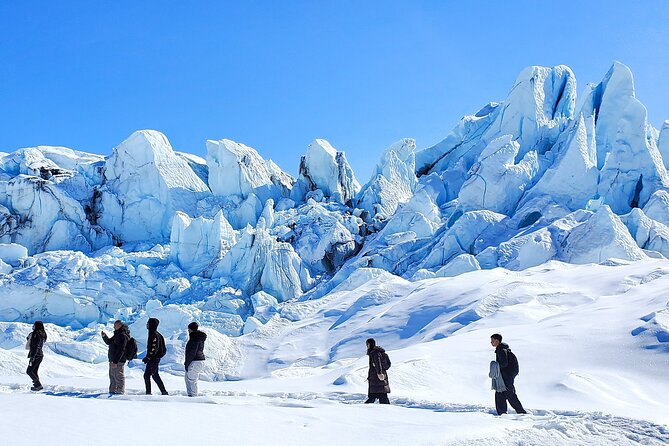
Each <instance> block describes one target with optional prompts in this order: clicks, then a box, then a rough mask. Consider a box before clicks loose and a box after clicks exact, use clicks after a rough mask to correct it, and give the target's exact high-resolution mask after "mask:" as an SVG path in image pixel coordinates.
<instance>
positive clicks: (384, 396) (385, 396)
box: [379, 393, 390, 404]
mask: <svg viewBox="0 0 669 446" xmlns="http://www.w3.org/2000/svg"><path fill="white" fill-rule="evenodd" d="M379 403H381V404H390V400H389V399H388V394H387V393H381V394H380V395H379Z"/></svg>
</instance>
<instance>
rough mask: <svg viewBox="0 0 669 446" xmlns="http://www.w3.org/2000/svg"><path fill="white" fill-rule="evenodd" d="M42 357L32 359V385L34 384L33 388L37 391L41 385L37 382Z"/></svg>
mask: <svg viewBox="0 0 669 446" xmlns="http://www.w3.org/2000/svg"><path fill="white" fill-rule="evenodd" d="M42 359H43V357H42V356H38V357H36V358H33V366H32V373H33V376H34V378H33V383H34V384H35V387H36V388H38V389H42V383H41V382H40V380H39V366H40V364H41V363H42Z"/></svg>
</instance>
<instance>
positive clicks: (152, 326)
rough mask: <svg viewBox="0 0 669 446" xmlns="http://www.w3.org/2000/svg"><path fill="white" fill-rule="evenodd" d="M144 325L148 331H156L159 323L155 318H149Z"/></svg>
mask: <svg viewBox="0 0 669 446" xmlns="http://www.w3.org/2000/svg"><path fill="white" fill-rule="evenodd" d="M146 324H147V328H148V329H149V331H156V330H158V324H160V321H159V320H158V319H156V318H155V317H151V318H149V320H148V321H147V323H146Z"/></svg>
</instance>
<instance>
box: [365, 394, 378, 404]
mask: <svg viewBox="0 0 669 446" xmlns="http://www.w3.org/2000/svg"><path fill="white" fill-rule="evenodd" d="M375 401H376V394H375V393H371V392H370V393H368V394H367V401H365V404H374V402H375Z"/></svg>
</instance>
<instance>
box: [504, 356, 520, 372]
mask: <svg viewBox="0 0 669 446" xmlns="http://www.w3.org/2000/svg"><path fill="white" fill-rule="evenodd" d="M506 353H507V356H508V358H509V366H508V367H509V371H510V372H511V373H513V376H516V375H518V373H520V367H519V365H518V358H517V357H516V355H515V354H514V353H513V352H512V351H511V350H507V351H506Z"/></svg>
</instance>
